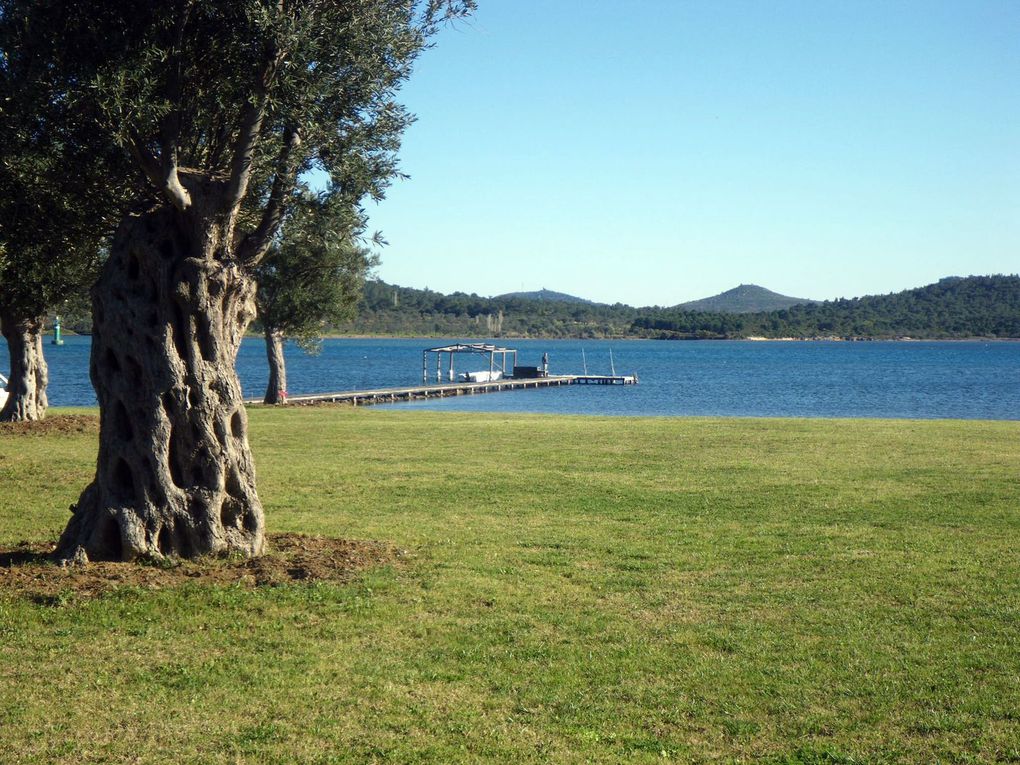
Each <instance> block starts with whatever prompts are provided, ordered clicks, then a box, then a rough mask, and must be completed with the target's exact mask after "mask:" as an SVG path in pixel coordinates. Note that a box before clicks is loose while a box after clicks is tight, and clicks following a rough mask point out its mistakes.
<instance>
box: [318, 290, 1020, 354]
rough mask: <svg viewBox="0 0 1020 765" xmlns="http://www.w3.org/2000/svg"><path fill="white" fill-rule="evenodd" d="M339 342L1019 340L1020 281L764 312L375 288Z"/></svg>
mask: <svg viewBox="0 0 1020 765" xmlns="http://www.w3.org/2000/svg"><path fill="white" fill-rule="evenodd" d="M336 331H337V332H339V333H341V334H371V335H408V336H410V335H419V336H446V337H454V336H455V337H651V338H668V339H672V338H676V339H696V338H741V337H756V336H760V337H773V338H774V337H862V338H870V337H874V338H891V337H919V338H922V337H923V338H954V337H1020V277H1018V276H1015V275H1013V276H970V277H966V278H961V277H949V278H946V279H942V280H940V281H939V282H937V283H935V284H930V285H928V286H926V287H919V288H917V289H912V290H906V291H904V292H899V293H895V294H891V295H871V296H867V297H861V298H852V299H841V300H834V301H826V302H824V303H813V304H805V305H797V306H792V307H790V308H786V309H783V310H779V311H770V312H765V313H745V314H732V313H706V312H704V311H688V310H683V309H682V308H681V307H679V306H678V307H674V308H632V307H630V306H626V305H622V304H620V303H617V304H615V305H602V304H595V303H577V302H557V301H549V300H528V299H525V298H519V297H513V296H505V297H498V298H484V297H479V296H478V295H467V294H464V293H453V294H451V295H443V294H441V293H438V292H432V291H430V290H416V289H409V288H406V287H397V286H394V285H390V284H386V283H384V282H378V281H376V282H369V283H368V284H367V285H366V286H365V295H364V299H363V300H362V304H361V307H360V310H359V315H358V317H357V318H356V319H355V320H354V321H352V322H350V323H349V324H346V325H344V326H341V327H337V328H336Z"/></svg>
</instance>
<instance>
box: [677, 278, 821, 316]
mask: <svg viewBox="0 0 1020 765" xmlns="http://www.w3.org/2000/svg"><path fill="white" fill-rule="evenodd" d="M816 302H818V301H816V300H808V299H807V298H796V297H789V296H788V295H780V294H779V293H778V292H773V291H772V290H769V289H765V288H764V287H760V286H758V285H757V284H740V285H738V286H736V287H734V288H733V289H730V290H726V291H725V292H720V293H719V294H718V295H713V296H712V297H707V298H702V299H701V300H692V301H690V302H687V303H681V304H680V305H678V306H677V308H680V309H682V310H685V311H705V312H709V313H759V312H762V311H779V310H782V309H784V308H789V307H790V306H793V305H800V304H803V303H816Z"/></svg>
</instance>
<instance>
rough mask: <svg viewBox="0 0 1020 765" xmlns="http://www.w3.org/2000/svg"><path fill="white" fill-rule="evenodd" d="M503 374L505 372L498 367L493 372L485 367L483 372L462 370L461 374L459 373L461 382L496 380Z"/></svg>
mask: <svg viewBox="0 0 1020 765" xmlns="http://www.w3.org/2000/svg"><path fill="white" fill-rule="evenodd" d="M502 376H503V373H502V372H501V371H500V370H498V369H497V370H495V371H493V372H490V371H489V370H488V369H485V370H483V371H481V372H461V373H460V374H459V375H457V377H458V378H459V379H460V381H461V382H475V383H477V382H493V381H495V380H498V379H500V378H501V377H502Z"/></svg>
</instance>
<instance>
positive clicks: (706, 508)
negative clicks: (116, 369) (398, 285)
mask: <svg viewBox="0 0 1020 765" xmlns="http://www.w3.org/2000/svg"><path fill="white" fill-rule="evenodd" d="M251 429H252V444H253V448H254V450H255V455H256V459H257V463H258V471H259V487H260V493H261V496H262V499H263V502H264V504H265V507H266V513H267V518H268V523H269V526H270V529H271V530H273V531H294V532H306V533H315V534H326V535H331V536H338V537H344V538H350V539H376V540H384V541H388V542H393V543H395V544H397V545H399V546H400V547H402V548H404V549H406V550H407V551H408V552H409V555H408V557H407V558H406V559H405V560H404V561H403V562H402V563H400V564H399V565H396V566H391V567H385V568H380V569H374V570H372V571H370V572H369V573H367V574H365V575H363V576H361V577H360V579H359V580H358V581H357V582H356V583H354V584H348V585H326V584H321V583H320V584H311V585H307V584H306V585H289V586H283V587H274V588H259V589H245V588H243V587H241V586H229V587H220V588H213V587H204V586H201V585H192V586H188V587H185V588H184V589H176V590H163V591H147V590H140V589H124V590H118V591H116V592H114V593H113V594H110V595H106V596H103V597H100V598H98V599H92V600H87V599H81V598H68V599H67V600H66V601H61V600H58V601H57V602H56V603H55V604H54V603H50V604H48V605H41V604H38V603H36V602H33V601H32V600H29V599H26V598H21V597H14V596H11V595H3V594H0V762H4V763H23V762H26V763H27V762H46V763H50V762H61V763H64V762H66V763H81V762H118V763H119V762H153V763H156V762H160V763H163V762H184V763H234V762H245V763H248V762H262V763H278V762H308V763H332V762H338V763H339V762H350V763H362V762H397V763H406V762H430V763H433V762H434V763H449V762H513V763H515V764H517V763H546V762H556V763H559V762H564V763H584V762H599V763H601V762H628V763H631V762H634V763H641V762H648V763H651V762H663V761H670V762H704V761H720V762H759V761H762V760H764V761H766V762H774V763H872V762H916V763H931V762H946V763H950V762H951V763H957V762H1020V548H1018V540H1020V423H1016V422H1014V423H1006V422H916V421H896V422H893V421H863V420H835V421H833V420H827V421H826V420H746V419H615V418H605V419H600V418H581V417H546V416H511V415H460V414H449V413H421V412H407V411H401V410H400V409H399V408H390V409H384V408H377V409H368V410H351V409H339V408H337V409H334V408H290V409H285V410H265V409H256V410H253V411H252V412H251ZM94 463H95V435H94V434H79V435H71V436H61V437H40V436H32V435H26V436H11V435H4V436H0V546H7V547H8V548H9V547H10V546H11V545H13V544H14V543H17V542H18V541H19V540H22V539H25V540H30V541H31V540H46V539H53V540H55V539H56V537H57V535H58V534H59V532H60V530H61V528H62V527H63V525H64V523H65V521H66V519H67V515H68V513H67V507H68V505H69V504H71V503H72V502H74V501H75V500H76V498H77V495H78V492H79V491H80V489H81V488H82V487H83V486H84V485H85V484H86V483H87V482H88V480H89V479H90V477H91V474H92V471H93V469H94Z"/></svg>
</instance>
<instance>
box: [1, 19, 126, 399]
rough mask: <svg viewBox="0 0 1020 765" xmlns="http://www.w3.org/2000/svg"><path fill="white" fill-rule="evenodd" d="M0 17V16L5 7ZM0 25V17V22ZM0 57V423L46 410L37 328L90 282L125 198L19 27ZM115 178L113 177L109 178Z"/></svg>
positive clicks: (82, 119) (77, 106)
mask: <svg viewBox="0 0 1020 765" xmlns="http://www.w3.org/2000/svg"><path fill="white" fill-rule="evenodd" d="M0 12H3V13H4V14H6V13H7V9H6V7H5V6H4V5H0ZM0 18H2V17H0ZM5 29H6V32H8V35H7V37H6V43H5V46H4V49H3V52H2V55H0V328H2V330H3V334H4V337H5V339H6V341H7V344H8V350H9V352H10V358H11V393H12V395H11V397H10V398H9V399H8V402H7V406H6V407H5V408H4V410H3V412H2V413H0V418H2V419H37V418H39V417H42V416H43V415H44V413H45V409H46V395H45V387H46V382H47V376H46V365H45V361H44V360H43V357H42V342H41V332H42V321H43V317H44V315H45V314H46V312H47V310H48V309H49V308H51V307H54V306H58V305H60V304H62V303H63V302H64V301H65V300H69V299H72V298H76V297H80V296H81V295H82V294H83V293H84V291H85V290H86V289H87V287H88V285H89V284H91V282H92V281H93V280H94V278H95V275H96V271H97V268H98V265H99V263H100V261H101V258H102V253H103V243H104V241H105V240H106V239H107V238H108V237H109V235H110V234H111V233H112V231H113V228H114V226H115V224H116V221H117V220H118V219H119V216H120V215H121V213H122V212H123V210H124V208H125V206H126V204H127V199H128V195H129V191H130V189H129V186H130V177H129V176H127V174H126V173H125V172H124V171H125V163H124V161H123V157H122V155H121V153H120V152H119V151H117V150H116V148H115V147H112V146H110V145H109V144H108V143H104V142H103V141H102V140H100V139H99V138H98V136H97V134H96V132H95V131H94V130H92V129H91V128H90V126H89V122H90V119H91V118H92V117H93V116H94V111H93V107H94V104H92V103H90V102H88V101H84V100H83V101H81V102H77V103H76V102H72V101H69V100H68V99H66V98H55V97H53V93H54V92H55V91H57V90H59V88H58V82H57V80H58V77H57V76H56V74H55V72H54V69H53V67H52V66H51V60H50V58H49V57H48V56H47V55H46V51H45V49H40V48H39V46H38V45H36V41H35V40H34V38H33V37H32V35H31V34H30V30H29V29H28V28H26V27H24V26H19V27H10V28H5ZM118 178H119V180H118Z"/></svg>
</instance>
